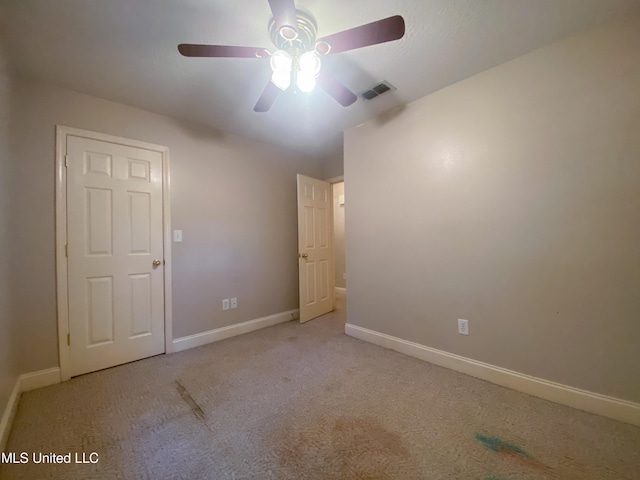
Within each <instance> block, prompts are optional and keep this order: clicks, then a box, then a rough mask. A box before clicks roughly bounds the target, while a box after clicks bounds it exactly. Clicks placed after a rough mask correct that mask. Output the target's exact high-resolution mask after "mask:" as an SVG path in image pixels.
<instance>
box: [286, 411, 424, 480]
mask: <svg viewBox="0 0 640 480" xmlns="http://www.w3.org/2000/svg"><path fill="white" fill-rule="evenodd" d="M274 440H275V442H274V450H275V453H276V455H277V458H278V462H279V465H280V467H281V468H283V469H285V470H288V471H290V472H291V474H292V475H293V477H295V473H296V472H298V473H299V472H301V471H306V472H309V471H312V472H322V473H323V475H324V478H357V479H371V480H373V479H382V478H389V476H390V475H391V474H392V471H391V470H390V469H391V468H393V471H394V472H395V471H397V468H398V465H399V464H404V465H406V466H407V467H408V469H409V471H410V470H411V467H412V466H413V467H415V464H414V463H413V462H414V460H413V459H412V457H411V454H410V452H409V449H408V448H407V446H406V444H405V443H404V440H403V439H402V437H401V436H400V435H399V434H397V433H395V432H392V431H390V430H389V429H387V428H386V427H385V426H384V425H382V423H381V422H380V421H379V420H378V419H377V418H375V417H371V416H357V417H350V416H340V417H337V418H328V417H319V418H314V419H312V420H311V421H305V419H304V418H296V419H294V420H293V421H292V422H291V423H290V424H288V425H287V426H286V427H285V428H284V429H283V430H282V431H280V432H278V435H277V437H276V438H274ZM293 477H292V478H293Z"/></svg>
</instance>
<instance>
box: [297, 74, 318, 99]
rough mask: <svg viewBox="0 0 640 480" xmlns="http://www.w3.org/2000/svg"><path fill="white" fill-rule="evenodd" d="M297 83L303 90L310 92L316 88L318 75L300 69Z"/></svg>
mask: <svg viewBox="0 0 640 480" xmlns="http://www.w3.org/2000/svg"><path fill="white" fill-rule="evenodd" d="M296 85H297V86H298V90H300V91H301V92H303V93H310V92H312V91H313V89H314V88H316V77H315V75H313V74H311V73H309V72H305V71H303V70H300V71H299V72H298V75H297V77H296Z"/></svg>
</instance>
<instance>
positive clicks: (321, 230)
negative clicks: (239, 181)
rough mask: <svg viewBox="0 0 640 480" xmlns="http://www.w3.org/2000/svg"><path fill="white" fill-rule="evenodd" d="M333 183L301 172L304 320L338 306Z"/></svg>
mask: <svg viewBox="0 0 640 480" xmlns="http://www.w3.org/2000/svg"><path fill="white" fill-rule="evenodd" d="M331 201H332V196H331V184H329V183H328V182H323V181H322V180H317V179H315V178H311V177H305V176H304V175H300V174H298V272H299V285H300V323H304V322H306V321H309V320H311V319H313V318H316V317H319V316H320V315H324V314H325V313H328V312H330V311H332V310H333V309H334V288H333V282H334V279H333V221H332V219H333V210H332V207H331Z"/></svg>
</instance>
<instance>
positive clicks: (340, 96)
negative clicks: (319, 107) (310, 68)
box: [316, 70, 358, 107]
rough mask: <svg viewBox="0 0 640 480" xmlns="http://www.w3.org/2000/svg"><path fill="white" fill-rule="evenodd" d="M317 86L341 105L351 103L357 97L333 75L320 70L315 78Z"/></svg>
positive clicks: (344, 105) (345, 105)
mask: <svg viewBox="0 0 640 480" xmlns="http://www.w3.org/2000/svg"><path fill="white" fill-rule="evenodd" d="M316 82H317V83H318V86H319V87H320V88H321V89H323V90H324V91H325V92H327V93H328V94H329V96H331V97H332V98H333V99H334V100H335V101H336V102H338V103H339V104H340V105H342V106H343V107H348V106H349V105H351V104H353V103H354V102H355V101H356V100H357V99H358V97H357V96H356V94H355V93H353V92H352V91H351V90H349V89H348V88H347V87H345V86H344V85H343V84H342V83H340V82H339V81H338V80H336V79H335V77H334V76H333V75H331V74H330V73H327V72H326V71H325V70H321V71H320V74H319V75H318V78H316Z"/></svg>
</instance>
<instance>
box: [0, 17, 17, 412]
mask: <svg viewBox="0 0 640 480" xmlns="http://www.w3.org/2000/svg"><path fill="white" fill-rule="evenodd" d="M0 28H1V25H0ZM0 33H1V32H0ZM11 88H12V81H11V77H10V72H9V68H8V62H7V60H6V58H5V56H4V52H3V50H2V43H0V417H1V416H2V414H3V413H4V408H5V406H6V405H7V400H8V399H9V396H10V395H11V391H12V389H13V387H14V385H15V383H16V380H17V377H18V373H17V368H16V367H17V366H16V361H15V343H14V341H13V338H14V335H13V334H14V329H15V323H16V322H15V318H14V316H13V315H12V311H11V297H12V295H11V265H10V263H11V257H12V251H11V237H10V232H11V225H12V222H11V218H10V215H11V210H12V209H11V170H12V165H13V160H14V158H13V155H12V153H11V148H10V140H11V135H10V123H11V122H10V114H11V96H12V95H11Z"/></svg>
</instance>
